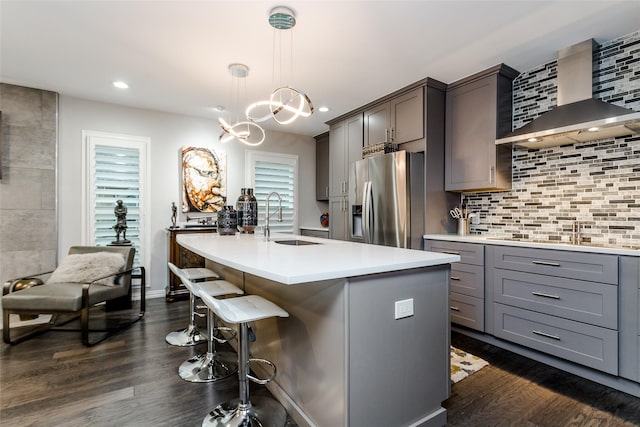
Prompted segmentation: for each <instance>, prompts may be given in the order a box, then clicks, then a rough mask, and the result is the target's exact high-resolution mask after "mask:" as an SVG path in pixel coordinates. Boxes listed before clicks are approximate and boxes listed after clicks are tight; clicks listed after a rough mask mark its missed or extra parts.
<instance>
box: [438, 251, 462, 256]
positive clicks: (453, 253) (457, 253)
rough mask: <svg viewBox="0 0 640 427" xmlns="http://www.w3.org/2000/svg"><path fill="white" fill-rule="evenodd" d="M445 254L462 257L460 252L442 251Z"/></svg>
mask: <svg viewBox="0 0 640 427" xmlns="http://www.w3.org/2000/svg"><path fill="white" fill-rule="evenodd" d="M442 253H443V254H451V255H460V252H455V251H442Z"/></svg>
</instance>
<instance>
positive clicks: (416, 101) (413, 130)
mask: <svg viewBox="0 0 640 427" xmlns="http://www.w3.org/2000/svg"><path fill="white" fill-rule="evenodd" d="M422 138H424V88H423V87H418V88H415V89H413V90H411V91H409V92H407V93H404V94H401V95H399V96H397V97H394V98H392V99H390V100H388V101H386V102H384V103H382V104H379V105H376V106H373V107H371V108H369V109H368V110H366V111H365V112H364V145H365V146H367V145H374V144H380V143H385V142H387V143H394V144H404V143H406V142H411V141H415V140H418V139H422Z"/></svg>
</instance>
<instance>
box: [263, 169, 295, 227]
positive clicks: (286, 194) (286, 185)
mask: <svg viewBox="0 0 640 427" xmlns="http://www.w3.org/2000/svg"><path fill="white" fill-rule="evenodd" d="M254 187H255V188H254V195H255V196H256V199H257V200H258V212H260V213H261V215H259V216H258V226H264V224H265V221H264V213H265V212H266V208H267V206H266V200H267V196H268V195H269V193H271V192H272V191H277V192H278V193H279V194H280V196H281V197H282V222H278V221H277V218H278V217H277V214H275V212H277V210H276V208H277V207H278V199H277V197H276V198H274V197H272V198H271V199H270V200H269V205H270V210H271V212H273V213H274V215H273V216H272V217H271V218H270V219H269V228H270V229H271V232H272V233H293V232H294V227H295V206H296V203H295V202H296V201H295V167H294V165H292V164H288V163H277V162H270V161H262V160H256V161H255V166H254Z"/></svg>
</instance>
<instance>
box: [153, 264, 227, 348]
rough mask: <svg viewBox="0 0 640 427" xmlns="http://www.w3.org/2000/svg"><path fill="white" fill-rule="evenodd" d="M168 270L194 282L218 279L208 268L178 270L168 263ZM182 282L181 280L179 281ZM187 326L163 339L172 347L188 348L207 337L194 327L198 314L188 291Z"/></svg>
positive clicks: (194, 302) (194, 298) (193, 297)
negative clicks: (188, 313)
mask: <svg viewBox="0 0 640 427" xmlns="http://www.w3.org/2000/svg"><path fill="white" fill-rule="evenodd" d="M167 264H168V265H169V269H170V270H171V271H172V272H173V274H175V275H176V276H177V277H178V278H180V277H186V278H187V279H188V280H191V281H196V280H203V279H219V278H220V276H218V275H217V274H216V273H214V272H213V271H211V270H209V269H208V268H202V267H194V268H178V267H176V265H175V264H173V263H171V262H169V263H167ZM178 272H179V273H180V274H178ZM181 281H182V279H181ZM189 312H190V319H189V326H187V327H186V328H184V329H179V330H177V331H173V332H169V333H168V334H167V336H166V338H165V340H166V341H167V343H168V344H170V345H174V346H177V347H188V346H192V345H196V344H200V343H201V342H205V341H206V340H207V337H206V336H205V335H203V334H201V333H200V331H199V330H198V327H197V326H196V316H197V315H198V312H196V297H195V296H194V295H193V292H191V291H189Z"/></svg>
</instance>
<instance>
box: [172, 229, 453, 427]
mask: <svg viewBox="0 0 640 427" xmlns="http://www.w3.org/2000/svg"><path fill="white" fill-rule="evenodd" d="M295 239H300V240H304V241H306V242H312V243H317V244H310V245H287V244H282V243H278V241H281V240H295ZM178 243H179V244H180V245H182V246H184V247H185V248H187V249H189V250H190V251H193V252H195V253H197V254H199V255H201V256H203V257H205V258H206V259H207V266H208V267H209V268H212V269H213V270H215V271H216V272H218V273H219V274H221V275H223V276H224V277H225V279H227V280H229V281H231V282H232V283H235V284H236V285H238V286H241V287H242V288H243V289H244V291H245V292H246V293H248V294H257V295H261V296H264V297H265V298H267V299H270V300H271V301H273V302H275V303H276V304H278V305H280V306H281V307H282V308H284V309H285V310H287V311H288V312H289V314H290V317H289V318H284V319H280V318H278V319H267V320H263V321H260V322H256V323H255V324H254V325H253V330H254V332H255V334H256V336H257V340H256V341H255V342H253V343H251V353H252V355H253V356H254V357H264V358H267V359H270V360H272V361H273V362H274V363H275V364H276V366H277V368H278V374H277V376H276V378H275V380H274V381H272V382H271V383H270V384H269V385H268V387H269V390H270V391H271V392H272V394H273V395H274V396H275V397H276V398H277V399H278V400H280V402H281V403H282V404H283V405H284V406H285V408H286V409H287V411H288V412H289V413H290V414H291V416H292V417H293V418H294V419H295V420H296V422H297V423H298V424H299V425H309V426H327V427H334V426H351V427H358V426H378V425H380V426H410V425H411V426H418V425H420V426H441V425H444V424H446V410H445V409H444V408H442V402H443V401H444V400H445V399H447V398H448V396H449V389H450V378H449V376H450V374H449V328H450V327H449V303H448V295H449V272H450V264H449V263H451V262H457V261H459V260H460V257H459V256H457V255H450V254H438V253H431V252H424V251H418V250H408V249H397V248H389V247H383V246H375V245H365V244H360V243H351V242H344V241H338V240H329V239H320V238H312V237H303V238H300V237H298V236H291V235H272V237H271V241H268V242H267V241H265V240H264V237H263V236H259V235H245V234H237V235H233V236H220V235H217V234H215V235H214V234H209V235H183V236H178ZM398 306H399V307H398ZM258 373H260V371H259V369H258Z"/></svg>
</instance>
